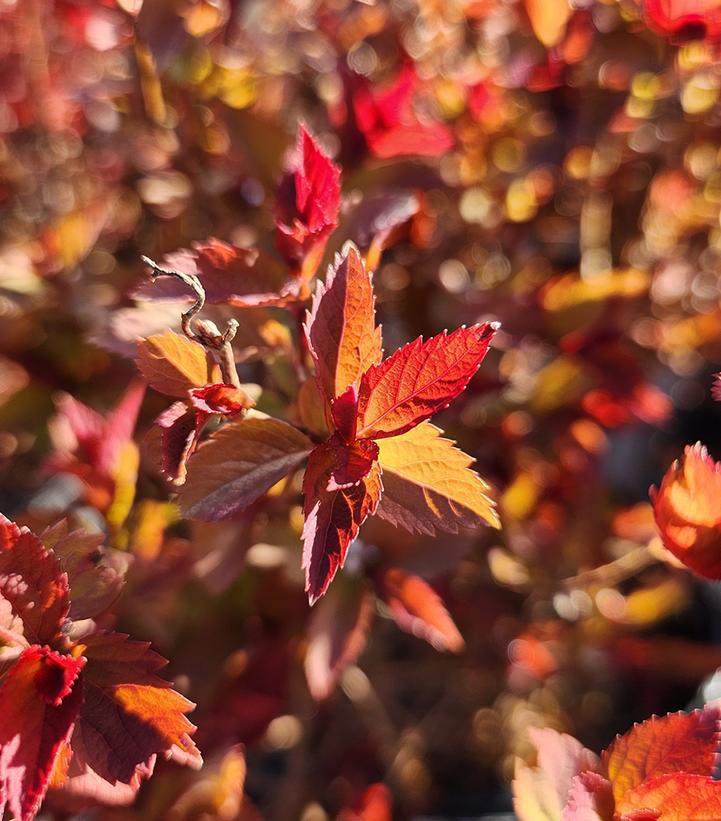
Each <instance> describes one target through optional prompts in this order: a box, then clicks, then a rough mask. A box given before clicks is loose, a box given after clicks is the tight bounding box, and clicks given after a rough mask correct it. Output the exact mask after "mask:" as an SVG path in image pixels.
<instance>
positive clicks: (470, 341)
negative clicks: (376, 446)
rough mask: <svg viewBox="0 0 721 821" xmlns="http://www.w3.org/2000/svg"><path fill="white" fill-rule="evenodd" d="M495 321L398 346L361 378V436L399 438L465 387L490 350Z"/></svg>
mask: <svg viewBox="0 0 721 821" xmlns="http://www.w3.org/2000/svg"><path fill="white" fill-rule="evenodd" d="M497 327H498V326H497V325H496V324H495V323H491V324H489V323H484V324H482V325H473V326H471V327H470V328H465V327H462V328H459V329H458V330H456V331H454V332H453V333H451V334H447V333H446V332H445V331H444V332H443V333H440V334H438V335H437V336H434V337H432V338H431V339H428V340H427V341H425V342H424V341H423V338H422V337H418V339H416V340H414V341H413V342H410V343H409V344H408V345H405V346H404V347H403V348H399V349H398V350H397V351H396V352H395V353H394V354H392V355H391V356H389V357H388V359H386V360H384V361H383V362H381V364H380V365H373V366H372V367H371V368H370V369H369V370H367V371H366V372H365V373H364V374H363V377H362V378H361V382H360V388H359V390H358V431H357V436H358V437H368V438H373V439H376V438H380V437H385V436H398V435H399V434H401V433H404V432H405V431H407V430H409V429H410V428H412V427H414V426H415V425H417V424H419V423H420V422H422V421H423V420H424V419H428V418H429V417H430V416H432V415H433V414H434V413H436V412H437V411H439V410H441V409H442V408H444V407H446V405H448V403H449V402H450V401H451V400H452V399H454V398H455V397H456V396H458V394H459V393H461V391H463V390H464V388H465V387H466V385H467V384H468V382H469V381H470V379H471V377H472V376H473V374H474V373H475V372H476V371H477V370H478V367H479V365H480V364H481V362H482V361H483V358H484V357H485V355H486V352H487V351H488V346H489V345H490V343H491V339H492V338H493V335H494V334H495V332H496V330H497Z"/></svg>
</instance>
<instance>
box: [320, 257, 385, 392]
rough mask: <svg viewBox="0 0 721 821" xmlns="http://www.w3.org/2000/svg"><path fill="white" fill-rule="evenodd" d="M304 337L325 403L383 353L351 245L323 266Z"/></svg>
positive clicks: (368, 285)
mask: <svg viewBox="0 0 721 821" xmlns="http://www.w3.org/2000/svg"><path fill="white" fill-rule="evenodd" d="M305 333H306V337H307V338H308V346H309V348H310V352H311V354H312V356H313V360H314V362H315V367H316V374H317V377H318V380H319V381H320V385H321V387H322V389H323V393H324V394H325V397H326V399H327V400H328V402H330V401H331V400H333V399H335V398H336V397H339V396H341V395H342V394H343V393H344V392H345V391H346V390H347V389H348V388H349V387H351V386H353V385H355V384H356V382H357V381H358V379H360V377H361V375H362V374H363V373H364V372H365V371H366V370H368V368H370V367H371V366H372V365H375V364H376V363H378V362H380V360H381V356H382V355H383V350H382V342H381V331H380V328H378V327H376V324H375V297H374V295H373V285H372V281H371V277H370V275H369V274H368V273H367V272H366V270H365V266H364V265H363V260H362V259H361V256H360V254H359V253H358V249H357V248H356V247H355V245H353V244H352V243H350V242H349V243H346V244H345V245H344V246H343V251H342V252H341V253H340V254H337V255H336V257H335V260H334V262H333V265H331V266H329V267H328V274H327V275H326V279H325V282H324V283H319V284H318V287H317V288H316V292H315V296H314V297H313V305H312V307H311V310H310V311H308V313H307V314H306V321H305Z"/></svg>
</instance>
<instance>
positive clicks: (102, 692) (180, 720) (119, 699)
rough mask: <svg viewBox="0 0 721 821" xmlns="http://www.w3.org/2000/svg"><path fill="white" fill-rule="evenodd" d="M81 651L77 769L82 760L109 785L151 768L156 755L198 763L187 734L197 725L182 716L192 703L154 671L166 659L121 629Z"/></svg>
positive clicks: (72, 741) (102, 635) (129, 781)
mask: <svg viewBox="0 0 721 821" xmlns="http://www.w3.org/2000/svg"><path fill="white" fill-rule="evenodd" d="M84 654H85V656H86V657H87V660H88V663H87V666H86V668H85V670H84V673H83V681H84V702H83V706H82V710H81V715H80V718H79V720H78V722H77V724H76V726H75V730H74V732H73V735H72V737H71V739H70V747H71V749H72V750H73V753H74V755H78V756H79V760H78V761H77V762H76V765H77V766H78V768H79V766H80V764H81V763H82V765H83V770H89V771H92V773H94V774H95V776H97V777H99V778H100V779H102V780H104V781H107V782H109V783H110V784H114V783H115V782H116V781H118V782H122V783H123V784H126V785H132V784H134V783H139V776H142V775H147V774H149V773H150V772H152V763H153V760H154V756H155V755H156V754H159V753H162V754H164V755H165V756H166V757H172V758H174V759H175V760H177V761H178V762H179V763H181V764H190V765H191V766H194V767H198V766H200V763H201V758H200V754H199V752H198V750H197V748H196V746H195V744H194V743H193V741H192V739H191V738H190V736H191V735H192V733H193V732H194V731H195V727H194V726H193V725H192V724H191V722H190V721H189V720H188V719H187V717H186V715H185V714H186V713H188V712H190V711H191V710H192V709H193V707H194V705H193V704H192V703H191V702H190V701H188V700H187V699H186V698H184V697H183V696H181V695H180V694H179V693H177V692H175V690H173V689H172V687H171V685H170V684H169V683H168V682H167V681H164V680H163V679H162V678H160V677H159V676H157V675H156V671H157V670H159V669H160V668H161V667H164V666H165V665H166V664H167V662H166V661H165V659H163V658H162V657H161V656H159V655H158V654H157V653H155V652H153V651H152V650H151V649H150V646H149V644H146V643H144V642H135V641H129V640H128V638H127V636H125V635H122V634H120V633H102V632H101V633H95V634H94V635H92V636H90V637H89V638H86V639H84ZM74 771H75V772H77V768H76V770H74ZM72 772H73V771H71V774H72ZM87 780H89V781H92V780H95V779H94V778H93V777H92V776H91V778H89V779H87Z"/></svg>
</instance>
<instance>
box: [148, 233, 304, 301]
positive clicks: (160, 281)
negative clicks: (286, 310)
mask: <svg viewBox="0 0 721 821" xmlns="http://www.w3.org/2000/svg"><path fill="white" fill-rule="evenodd" d="M162 266H163V267H164V268H170V269H173V270H176V271H182V272H183V273H184V274H190V275H191V276H196V277H198V279H199V280H200V282H201V284H202V286H203V289H204V290H205V297H206V300H207V302H209V303H214V304H215V303H220V304H224V305H234V306H235V307H238V308H250V307H257V306H262V305H284V304H287V303H288V302H293V301H295V300H296V299H297V294H296V293H295V289H294V287H293V286H292V283H288V282H287V272H286V270H285V269H284V268H283V266H282V265H280V264H279V263H278V262H277V261H276V260H275V259H274V258H273V257H271V256H269V255H268V254H264V253H263V252H262V251H259V250H258V249H257V248H239V247H238V246H237V245H231V244H229V243H227V242H222V241H221V240H219V239H215V237H210V238H208V239H207V240H206V241H205V242H203V243H195V245H193V248H192V249H187V248H182V249H180V250H179V251H175V252H173V253H172V254H167V255H166V256H165V257H163V261H162ZM132 296H133V297H134V298H136V299H142V300H152V301H153V302H160V301H177V300H187V301H188V302H192V301H193V300H194V298H195V297H194V295H193V292H192V291H191V290H190V288H188V286H187V285H185V284H184V283H183V282H181V281H180V280H179V279H177V278H176V277H158V278H157V279H156V280H155V281H145V282H143V283H142V284H141V285H139V286H138V287H137V288H136V289H135V290H134V291H133V293H132Z"/></svg>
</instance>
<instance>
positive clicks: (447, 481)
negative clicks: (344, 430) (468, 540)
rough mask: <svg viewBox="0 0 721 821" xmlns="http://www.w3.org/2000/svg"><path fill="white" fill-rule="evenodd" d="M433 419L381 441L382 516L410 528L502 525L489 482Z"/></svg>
mask: <svg viewBox="0 0 721 821" xmlns="http://www.w3.org/2000/svg"><path fill="white" fill-rule="evenodd" d="M441 433H442V431H441V430H439V428H437V427H436V426H435V425H432V424H431V423H430V422H421V424H420V425H418V427H415V428H411V430H409V431H406V433H404V434H401V436H393V437H390V438H388V439H380V440H378V461H379V462H380V466H381V470H382V471H383V498H382V499H381V503H380V505H379V506H378V515H379V516H380V517H381V518H383V519H385V520H386V521H388V522H391V524H394V525H396V526H398V527H403V528H405V529H406V530H408V531H409V532H410V533H425V534H427V535H429V536H432V535H434V534H435V533H436V532H437V531H443V532H446V533H457V532H458V531H459V529H460V528H469V529H470V528H477V527H480V526H481V525H482V524H488V525H491V526H492V527H499V526H500V522H499V520H498V514H497V513H496V509H495V506H494V503H493V500H492V499H491V498H490V496H489V495H488V494H489V487H488V484H487V483H486V482H485V481H484V480H483V479H481V477H480V476H478V474H477V473H475V472H474V471H472V470H471V469H470V465H471V464H472V463H473V460H472V459H471V457H470V456H468V454H466V453H464V452H463V451H462V450H459V449H458V448H456V447H454V444H453V442H452V441H451V440H450V439H445V438H444V437H443V436H441Z"/></svg>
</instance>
